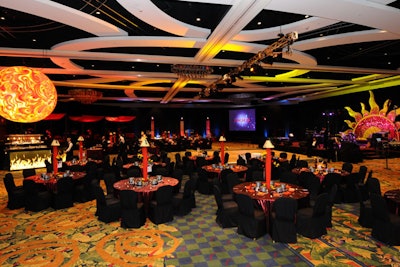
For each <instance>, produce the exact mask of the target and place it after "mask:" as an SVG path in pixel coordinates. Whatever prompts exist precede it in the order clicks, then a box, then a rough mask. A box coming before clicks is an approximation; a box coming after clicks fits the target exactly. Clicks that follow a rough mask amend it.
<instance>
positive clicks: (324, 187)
mask: <svg viewBox="0 0 400 267" xmlns="http://www.w3.org/2000/svg"><path fill="white" fill-rule="evenodd" d="M341 183H342V175H340V173H335V172H330V173H328V174H326V175H325V178H324V180H323V181H322V183H321V193H328V194H329V192H330V191H331V188H332V186H333V185H334V184H336V185H337V191H336V195H335V203H337V204H338V203H342V200H343V191H342V188H341V187H340V184H341Z"/></svg>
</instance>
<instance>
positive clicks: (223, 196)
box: [213, 177, 235, 201]
mask: <svg viewBox="0 0 400 267" xmlns="http://www.w3.org/2000/svg"><path fill="white" fill-rule="evenodd" d="M215 186H217V187H218V189H219V192H220V193H221V199H222V201H235V200H234V198H233V197H234V194H232V193H230V192H229V191H226V193H225V192H224V189H223V186H222V182H221V181H220V179H219V178H218V177H215V178H214V179H213V193H215Z"/></svg>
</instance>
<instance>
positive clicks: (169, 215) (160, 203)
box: [149, 185, 174, 224]
mask: <svg viewBox="0 0 400 267" xmlns="http://www.w3.org/2000/svg"><path fill="white" fill-rule="evenodd" d="M172 193H173V188H172V186H170V185H167V186H162V187H160V188H159V189H158V190H157V191H156V192H155V194H154V198H153V200H152V201H150V204H149V218H150V220H151V221H152V222H153V223H154V224H161V223H166V222H170V221H172V220H173V219H174V210H173V205H172V196H173V195H172Z"/></svg>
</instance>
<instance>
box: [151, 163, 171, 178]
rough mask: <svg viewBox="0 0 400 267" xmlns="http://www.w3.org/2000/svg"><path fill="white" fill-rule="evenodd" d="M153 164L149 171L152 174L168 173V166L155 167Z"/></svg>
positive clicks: (162, 174)
mask: <svg viewBox="0 0 400 267" xmlns="http://www.w3.org/2000/svg"><path fill="white" fill-rule="evenodd" d="M155 166H156V165H153V169H152V172H151V174H152V175H161V176H165V177H167V176H168V175H169V170H168V168H166V167H162V166H157V167H155ZM154 167H155V168H154Z"/></svg>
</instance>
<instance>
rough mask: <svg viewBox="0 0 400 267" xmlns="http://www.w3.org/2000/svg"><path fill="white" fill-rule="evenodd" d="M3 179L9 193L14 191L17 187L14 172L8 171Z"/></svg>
mask: <svg viewBox="0 0 400 267" xmlns="http://www.w3.org/2000/svg"><path fill="white" fill-rule="evenodd" d="M3 181H4V186H5V187H6V190H7V192H8V193H10V192H12V191H13V190H14V189H15V188H16V186H15V182H14V176H13V175H12V173H10V172H9V173H6V175H4V178H3Z"/></svg>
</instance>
